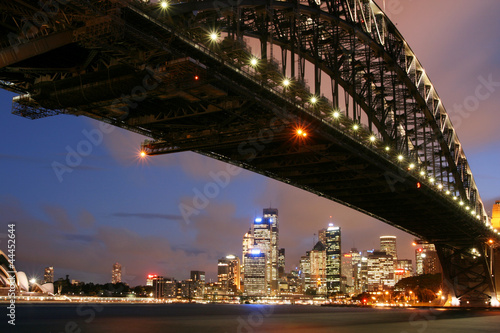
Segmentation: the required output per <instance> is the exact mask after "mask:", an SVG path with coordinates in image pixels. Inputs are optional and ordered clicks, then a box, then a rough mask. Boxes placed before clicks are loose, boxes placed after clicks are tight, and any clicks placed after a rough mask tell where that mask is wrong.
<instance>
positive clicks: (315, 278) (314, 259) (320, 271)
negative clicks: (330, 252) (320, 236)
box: [310, 241, 326, 294]
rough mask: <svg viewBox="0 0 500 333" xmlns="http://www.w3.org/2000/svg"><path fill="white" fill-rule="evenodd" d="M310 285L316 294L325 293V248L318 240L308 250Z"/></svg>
mask: <svg viewBox="0 0 500 333" xmlns="http://www.w3.org/2000/svg"><path fill="white" fill-rule="evenodd" d="M310 258H311V259H310V265H311V266H310V267H311V268H310V273H311V287H313V286H314V288H316V293H317V294H325V293H326V248H325V245H323V243H321V242H320V241H318V242H317V243H316V245H314V247H313V249H312V250H311V252H310Z"/></svg>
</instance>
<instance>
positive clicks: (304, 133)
mask: <svg viewBox="0 0 500 333" xmlns="http://www.w3.org/2000/svg"><path fill="white" fill-rule="evenodd" d="M296 133H297V135H298V136H302V137H304V138H305V137H306V136H307V132H306V131H304V130H302V129H300V128H299V129H298V130H297V131H296Z"/></svg>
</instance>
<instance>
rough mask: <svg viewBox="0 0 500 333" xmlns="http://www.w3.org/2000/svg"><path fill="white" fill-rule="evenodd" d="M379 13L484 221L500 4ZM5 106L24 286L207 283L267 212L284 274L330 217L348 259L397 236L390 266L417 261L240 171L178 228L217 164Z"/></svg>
mask: <svg viewBox="0 0 500 333" xmlns="http://www.w3.org/2000/svg"><path fill="white" fill-rule="evenodd" d="M379 3H381V1H379ZM386 12H388V15H389V17H390V18H391V20H392V21H393V22H395V23H397V27H398V29H399V30H400V31H401V33H402V34H403V36H405V38H406V40H407V41H408V43H409V45H410V46H411V47H412V49H413V51H414V52H415V53H416V54H417V57H418V58H419V60H420V61H421V63H422V64H423V66H424V67H425V69H426V72H427V73H428V75H429V77H430V79H431V80H432V82H433V84H434V85H435V86H436V89H437V91H438V93H439V95H440V97H441V99H442V100H443V102H444V105H445V107H446V109H447V111H448V113H449V114H450V116H451V117H452V121H453V123H454V125H455V128H456V129H457V132H458V134H459V137H460V140H461V142H462V144H463V146H464V149H465V152H466V154H467V157H468V159H469V163H470V165H471V167H472V171H473V174H474V177H475V179H476V182H477V184H478V187H479V190H480V194H481V196H482V199H483V201H484V202H485V204H486V207H487V210H488V212H489V213H490V212H491V207H492V204H493V202H494V201H495V200H496V199H500V193H499V189H500V173H499V172H498V170H499V167H498V166H499V165H500V154H499V148H498V146H499V143H500V130H499V124H500V113H499V111H498V106H499V105H500V40H499V38H498V35H497V32H498V31H500V20H498V18H497V14H498V13H499V12H500V2H499V1H496V0H482V1H476V2H474V3H473V4H471V2H470V1H465V0H455V1H451V0H441V1H431V0H419V1H412V0H400V1H398V0H394V1H391V0H387V1H386ZM485 82H486V83H485ZM488 82H489V83H488ZM13 96H14V95H13V94H11V93H8V92H6V91H0V140H1V142H2V144H1V145H0V161H1V164H0V167H1V173H0V184H1V187H0V249H1V250H3V251H4V252H6V250H7V241H6V240H7V239H6V235H7V234H6V233H7V224H9V223H12V222H14V223H16V242H17V243H16V246H17V247H16V250H17V251H16V259H17V261H16V264H17V265H16V267H17V269H18V270H23V271H25V272H26V273H27V274H28V276H32V275H35V276H38V277H42V275H43V268H44V267H45V266H54V268H55V277H56V278H59V277H63V276H64V275H66V274H69V275H70V278H71V279H77V280H81V281H86V282H91V281H92V282H99V283H104V282H109V280H110V279H111V266H112V264H113V263H114V262H116V261H118V262H120V263H121V264H122V266H123V271H124V274H123V280H124V282H127V283H129V284H130V285H138V284H145V276H146V274H148V273H156V274H160V275H164V276H171V277H175V278H177V279H184V278H188V277H189V271H190V270H205V271H206V272H207V275H208V278H212V279H216V269H217V259H218V258H220V257H222V256H224V255H226V254H229V253H234V254H236V255H239V256H241V241H242V236H243V234H244V233H245V232H246V231H247V230H248V228H249V226H250V223H251V221H252V220H253V218H254V217H255V216H259V215H260V214H261V213H262V208H264V207H269V206H270V205H271V206H272V207H275V208H278V209H279V212H280V246H281V247H284V248H285V249H286V264H287V270H290V269H292V268H293V267H295V265H297V264H298V260H299V257H300V256H301V255H303V253H304V252H305V251H307V250H310V248H311V247H312V242H313V234H314V233H316V232H317V230H318V229H321V228H323V227H325V226H326V225H327V224H328V222H329V221H333V222H334V223H335V224H336V225H339V226H341V228H342V249H343V251H348V250H349V249H350V248H351V247H357V248H358V250H366V249H373V248H378V237H379V236H381V235H385V234H392V235H396V236H398V255H399V257H400V258H408V259H412V260H414V253H413V250H414V249H413V248H412V247H411V245H410V243H411V240H412V238H413V237H412V236H410V235H407V234H405V233H403V232H401V231H399V230H396V229H394V228H392V227H390V226H388V225H385V224H383V223H381V222H378V221H376V220H374V219H372V218H369V217H367V216H364V215H362V214H360V213H357V212H355V211H352V210H350V209H348V208H345V207H343V206H341V205H339V204H336V203H334V202H330V201H328V200H326V199H323V198H319V197H317V196H315V195H313V194H310V193H307V192H304V191H302V190H299V189H296V188H293V187H290V186H288V185H285V184H281V183H278V182H276V181H274V180H270V179H266V178H264V177H262V176H259V175H255V174H252V173H250V172H248V171H245V170H243V171H241V172H239V173H237V174H236V175H234V176H231V178H230V181H229V184H228V185H227V186H226V187H224V188H222V189H220V191H219V193H218V195H217V196H215V197H214V198H213V199H210V200H209V201H208V204H207V205H205V206H206V207H204V208H203V209H200V210H199V211H198V212H197V214H193V215H191V216H190V218H189V219H188V220H186V219H185V218H183V216H182V214H181V211H180V210H179V205H180V204H186V205H191V206H192V202H193V198H194V196H195V193H196V191H203V189H204V187H205V186H206V185H207V184H209V183H210V182H212V181H213V179H212V178H211V176H210V175H211V174H213V173H218V172H222V171H225V170H227V166H226V165H225V164H223V163H221V162H218V161H214V160H211V159H208V158H205V157H202V156H199V155H196V154H194V153H181V154H175V155H164V156H155V157H149V158H148V159H147V162H143V161H139V159H138V158H137V153H138V149H139V146H140V143H141V142H142V141H143V139H144V138H142V137H141V136H139V135H137V134H133V133H130V132H127V131H124V130H121V129H118V128H114V129H112V130H110V131H106V133H105V134H104V135H103V138H102V142H101V140H97V141H94V144H91V145H90V146H88V145H87V146H84V145H85V142H88V138H87V137H86V133H89V132H91V133H95V132H96V131H97V130H96V129H98V128H99V126H100V124H99V123H98V122H96V121H93V120H90V119H88V118H83V117H74V116H56V117H51V118H45V119H40V120H34V121H32V120H28V119H24V118H20V117H17V116H14V115H11V114H10V112H11V99H12V97H13ZM92 131H94V132H92ZM98 139H100V138H98ZM78 148H88V149H89V153H88V154H86V155H87V156H83V157H82V159H81V160H71V162H72V163H73V165H74V167H72V168H71V172H65V173H63V174H62V175H60V176H59V177H58V176H57V175H56V173H55V172H54V169H53V165H54V163H56V164H57V163H61V164H66V158H67V157H68V150H69V151H71V150H77V149H78ZM330 216H333V218H332V220H330V218H329V217H330Z"/></svg>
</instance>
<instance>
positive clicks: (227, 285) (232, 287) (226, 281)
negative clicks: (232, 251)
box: [217, 255, 240, 293]
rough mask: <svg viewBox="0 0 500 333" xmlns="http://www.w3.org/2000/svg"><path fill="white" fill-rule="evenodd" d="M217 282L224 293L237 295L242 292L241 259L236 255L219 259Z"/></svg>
mask: <svg viewBox="0 0 500 333" xmlns="http://www.w3.org/2000/svg"><path fill="white" fill-rule="evenodd" d="M217 280H218V282H219V283H220V284H221V288H222V290H223V291H224V292H232V293H235V292H236V291H237V290H240V258H238V257H237V256H235V255H227V256H226V257H224V258H221V259H219V262H218V265H217Z"/></svg>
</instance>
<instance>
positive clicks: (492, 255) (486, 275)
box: [436, 241, 500, 307]
mask: <svg viewBox="0 0 500 333" xmlns="http://www.w3.org/2000/svg"><path fill="white" fill-rule="evenodd" d="M436 250H437V253H438V256H439V260H440V262H441V266H442V268H443V287H444V288H445V289H446V290H447V291H448V294H449V295H450V296H451V304H450V305H452V306H463V307H484V306H498V305H499V304H498V296H499V295H498V290H497V286H498V283H499V282H500V281H499V278H498V277H497V276H496V275H495V271H496V272H498V271H500V253H499V250H498V248H497V249H495V247H494V244H488V242H481V241H476V242H473V243H470V244H468V245H463V246H460V247H450V246H447V245H440V244H436Z"/></svg>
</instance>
